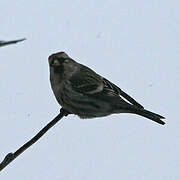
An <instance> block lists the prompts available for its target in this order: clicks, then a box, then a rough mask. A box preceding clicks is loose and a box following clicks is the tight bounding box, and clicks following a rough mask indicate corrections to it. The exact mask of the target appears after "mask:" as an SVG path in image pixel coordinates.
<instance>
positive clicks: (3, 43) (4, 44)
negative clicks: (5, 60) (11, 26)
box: [0, 38, 26, 47]
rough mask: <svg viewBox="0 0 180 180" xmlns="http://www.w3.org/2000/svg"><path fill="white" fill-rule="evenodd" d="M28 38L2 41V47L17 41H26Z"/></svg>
mask: <svg viewBox="0 0 180 180" xmlns="http://www.w3.org/2000/svg"><path fill="white" fill-rule="evenodd" d="M24 40H26V39H25V38H23V39H17V40H13V41H0V47H1V46H6V45H9V44H15V43H18V42H21V41H24Z"/></svg>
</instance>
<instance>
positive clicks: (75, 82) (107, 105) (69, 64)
mask: <svg viewBox="0 0 180 180" xmlns="http://www.w3.org/2000/svg"><path fill="white" fill-rule="evenodd" d="M48 60H49V66H50V82H51V87H52V90H53V92H54V95H55V97H56V99H57V101H58V103H59V104H60V105H61V106H62V108H63V109H65V110H66V111H67V112H69V113H70V114H75V115H78V116H79V117H80V118H83V119H84V118H95V117H103V116H107V115H110V114H114V113H133V114H137V115H140V116H144V117H146V118H148V119H151V120H153V121H155V122H157V123H159V124H165V122H163V121H162V120H161V119H164V117H163V116H161V115H159V114H155V113H153V112H150V111H147V110H145V109H144V107H143V106H142V105H141V104H139V103H138V102H136V101H135V100H134V99H133V98H132V97H130V96H129V95H128V94H126V93H125V92H124V91H122V90H121V89H120V88H119V87H118V86H116V85H115V84H113V83H111V82H110V81H108V80H107V79H105V78H103V77H102V76H100V75H98V74H97V73H95V72H94V71H93V70H91V69H90V68H88V67H86V66H84V65H82V64H79V63H77V62H76V61H74V60H73V59H71V58H70V57H69V56H68V55H67V54H66V53H64V52H58V53H55V54H52V55H51V56H49V58H48ZM124 99H125V100H124Z"/></svg>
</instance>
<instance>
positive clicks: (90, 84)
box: [69, 67, 104, 95]
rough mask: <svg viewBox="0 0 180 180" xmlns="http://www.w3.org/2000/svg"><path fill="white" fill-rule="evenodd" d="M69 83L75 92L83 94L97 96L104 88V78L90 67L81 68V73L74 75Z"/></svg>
mask: <svg viewBox="0 0 180 180" xmlns="http://www.w3.org/2000/svg"><path fill="white" fill-rule="evenodd" d="M69 81H70V83H71V86H72V88H73V89H74V90H75V91H78V92H80V93H83V94H89V95H90V94H95V93H98V92H101V91H102V90H103V88H104V84H103V79H102V77H101V76H99V75H98V74H96V73H95V72H94V71H92V70H91V69H89V68H88V67H86V68H81V69H80V72H78V73H76V74H74V75H73V76H72V77H71V78H70V79H69Z"/></svg>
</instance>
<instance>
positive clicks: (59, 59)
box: [48, 52, 78, 78]
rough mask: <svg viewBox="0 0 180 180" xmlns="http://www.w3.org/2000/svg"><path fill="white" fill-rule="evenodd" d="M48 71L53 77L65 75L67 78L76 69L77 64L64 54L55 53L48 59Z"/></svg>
mask: <svg viewBox="0 0 180 180" xmlns="http://www.w3.org/2000/svg"><path fill="white" fill-rule="evenodd" d="M48 61H49V66H50V71H51V73H53V74H55V75H58V74H59V75H62V74H63V75H65V76H66V77H67V78H68V77H70V76H71V75H72V73H73V72H74V71H75V70H76V69H77V68H76V67H77V64H78V63H76V62H75V61H74V60H73V59H71V58H70V57H69V56H68V55H67V54H66V53H65V52H57V53H55V54H52V55H50V56H49V58H48Z"/></svg>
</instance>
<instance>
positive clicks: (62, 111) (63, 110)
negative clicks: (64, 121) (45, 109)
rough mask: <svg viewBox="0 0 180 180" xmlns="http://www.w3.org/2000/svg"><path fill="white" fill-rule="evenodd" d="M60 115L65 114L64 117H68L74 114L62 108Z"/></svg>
mask: <svg viewBox="0 0 180 180" xmlns="http://www.w3.org/2000/svg"><path fill="white" fill-rule="evenodd" d="M60 113H63V114H64V116H68V115H69V114H72V113H70V112H69V111H67V110H66V109H64V108H61V109H60Z"/></svg>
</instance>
